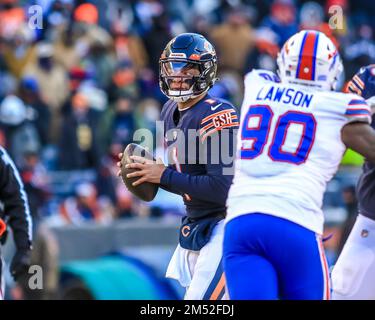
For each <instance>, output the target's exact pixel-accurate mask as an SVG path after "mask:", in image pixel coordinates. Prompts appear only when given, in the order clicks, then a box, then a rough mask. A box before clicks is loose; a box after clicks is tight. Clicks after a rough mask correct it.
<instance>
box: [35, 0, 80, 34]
mask: <svg viewBox="0 0 375 320" xmlns="http://www.w3.org/2000/svg"><path fill="white" fill-rule="evenodd" d="M38 2H39V3H38V5H40V6H41V7H42V10H43V13H44V19H43V22H44V23H43V28H42V29H41V30H37V31H38V33H39V35H38V36H39V38H40V39H45V40H48V41H53V40H55V39H57V38H60V37H61V34H63V33H64V30H67V29H71V28H70V22H71V12H72V11H73V7H74V0H47V1H45V0H39V1H38Z"/></svg>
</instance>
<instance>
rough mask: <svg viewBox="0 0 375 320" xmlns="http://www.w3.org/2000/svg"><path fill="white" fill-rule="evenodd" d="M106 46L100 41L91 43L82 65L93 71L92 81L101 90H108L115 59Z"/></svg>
mask: <svg viewBox="0 0 375 320" xmlns="http://www.w3.org/2000/svg"><path fill="white" fill-rule="evenodd" d="M107 45H108V44H106V43H105V42H103V41H102V40H101V39H97V40H96V41H93V43H92V44H91V46H90V49H89V52H88V54H87V56H86V58H85V59H84V64H86V65H88V66H89V68H90V67H91V68H90V69H92V70H94V79H93V80H94V81H95V83H96V85H97V86H98V87H99V88H101V89H103V90H107V89H108V87H109V85H110V81H111V78H112V74H113V71H114V69H115V65H116V61H115V59H114V58H115V57H114V55H113V53H112V52H111V51H110V48H109V47H108V46H107Z"/></svg>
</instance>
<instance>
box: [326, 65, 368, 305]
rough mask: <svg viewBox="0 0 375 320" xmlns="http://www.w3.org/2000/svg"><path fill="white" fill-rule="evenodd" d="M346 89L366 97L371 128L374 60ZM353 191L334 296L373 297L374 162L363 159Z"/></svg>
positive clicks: (362, 298)
mask: <svg viewBox="0 0 375 320" xmlns="http://www.w3.org/2000/svg"><path fill="white" fill-rule="evenodd" d="M347 91H348V92H350V93H356V94H358V95H360V96H362V97H363V98H364V99H366V102H367V104H368V105H369V106H371V109H372V123H371V126H372V127H373V128H374V129H375V114H374V108H375V64H372V65H369V66H367V67H363V68H361V69H360V70H359V71H358V73H357V74H356V75H354V77H353V78H352V79H351V81H349V83H348V85H347ZM356 194H357V198H358V216H357V219H356V222H355V224H354V226H353V228H352V231H351V233H350V235H349V237H348V239H347V241H346V243H345V245H344V248H343V250H342V252H341V254H340V256H339V258H338V260H337V263H336V265H335V266H334V268H333V271H332V286H333V294H332V297H333V299H335V300H346V299H349V300H357V299H360V300H365V299H366V300H367V299H371V300H374V299H375V285H374V283H375V164H374V163H372V162H370V161H368V160H366V161H365V163H364V165H363V172H362V174H361V176H360V177H359V180H358V183H357V188H356Z"/></svg>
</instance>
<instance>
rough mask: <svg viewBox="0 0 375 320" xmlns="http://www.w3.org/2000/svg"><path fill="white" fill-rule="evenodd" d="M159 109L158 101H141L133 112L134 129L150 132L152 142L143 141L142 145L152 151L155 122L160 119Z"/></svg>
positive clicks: (148, 99) (147, 99)
mask: <svg viewBox="0 0 375 320" xmlns="http://www.w3.org/2000/svg"><path fill="white" fill-rule="evenodd" d="M160 109H161V105H160V103H159V101H157V100H156V99H153V98H146V99H142V100H141V101H140V102H139V103H138V106H137V110H136V111H135V120H136V127H137V128H140V129H143V128H145V129H147V130H150V131H151V133H152V136H153V138H154V141H148V140H147V141H144V145H145V146H146V147H148V148H149V150H153V149H154V146H155V142H156V141H155V139H156V138H157V137H156V121H157V120H159V119H160ZM148 142H149V143H152V145H147V143H148Z"/></svg>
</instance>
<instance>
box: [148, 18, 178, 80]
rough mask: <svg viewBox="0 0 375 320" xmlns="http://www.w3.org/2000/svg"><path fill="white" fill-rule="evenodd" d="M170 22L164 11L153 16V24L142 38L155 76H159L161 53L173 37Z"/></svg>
mask: <svg viewBox="0 0 375 320" xmlns="http://www.w3.org/2000/svg"><path fill="white" fill-rule="evenodd" d="M169 23H170V22H169V17H168V15H167V14H166V12H164V11H163V12H162V13H161V14H160V15H155V16H153V17H152V25H151V26H150V29H149V30H148V31H147V32H146V33H145V35H144V36H143V38H142V39H143V42H144V45H145V48H146V51H147V53H148V57H149V63H148V67H149V69H151V70H152V72H153V74H154V77H155V78H158V74H159V59H160V55H161V53H162V52H163V50H164V48H165V46H166V45H167V43H168V42H169V41H170V40H171V39H172V34H171V32H170V28H169Z"/></svg>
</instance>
